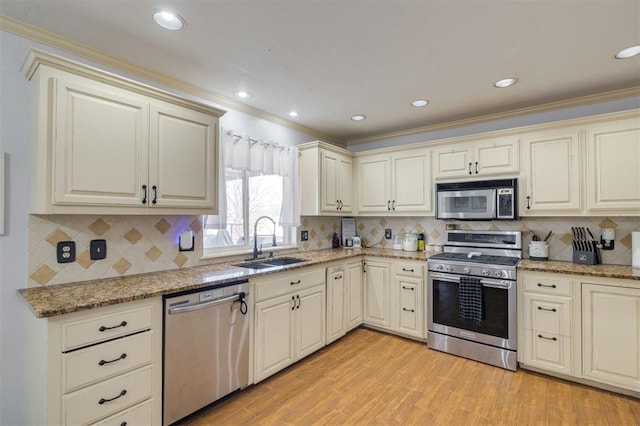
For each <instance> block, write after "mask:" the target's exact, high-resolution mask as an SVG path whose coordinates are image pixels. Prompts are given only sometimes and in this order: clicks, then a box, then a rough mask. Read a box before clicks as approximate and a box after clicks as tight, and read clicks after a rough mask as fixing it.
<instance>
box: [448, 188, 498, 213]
mask: <svg viewBox="0 0 640 426" xmlns="http://www.w3.org/2000/svg"><path fill="white" fill-rule="evenodd" d="M496 195H497V194H496V190H495V189H474V190H469V191H465V190H462V191H440V192H438V212H437V213H438V217H437V218H438V219H487V220H490V219H493V218H495V215H496Z"/></svg>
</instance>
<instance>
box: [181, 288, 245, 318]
mask: <svg viewBox="0 0 640 426" xmlns="http://www.w3.org/2000/svg"><path fill="white" fill-rule="evenodd" d="M245 297H246V293H238V294H233V295H231V296H227V297H223V298H221V299H216V300H212V301H210V302H204V303H198V304H197V305H189V306H177V307H175V308H169V315H175V314H183V313H185V312H192V311H197V310H200V309H206V308H211V307H214V306H218V305H222V304H225V303H229V302H233V301H235V300H240V299H244V298H245Z"/></svg>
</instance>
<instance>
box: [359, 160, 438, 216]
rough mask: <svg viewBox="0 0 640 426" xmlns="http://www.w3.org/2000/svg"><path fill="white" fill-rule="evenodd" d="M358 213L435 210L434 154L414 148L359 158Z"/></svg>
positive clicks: (405, 212)
mask: <svg viewBox="0 0 640 426" xmlns="http://www.w3.org/2000/svg"><path fill="white" fill-rule="evenodd" d="M356 164H357V166H356V168H357V171H358V209H357V210H358V213H361V214H367V213H381V212H385V213H387V214H388V213H391V214H404V215H406V214H407V213H412V212H413V213H418V214H421V215H424V214H425V213H427V212H431V211H432V201H431V199H432V191H431V169H430V167H431V151H430V150H428V149H413V150H407V151H400V152H396V153H393V154H377V155H365V156H361V157H359V158H358V159H357V162H356Z"/></svg>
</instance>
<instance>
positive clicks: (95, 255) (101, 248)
mask: <svg viewBox="0 0 640 426" xmlns="http://www.w3.org/2000/svg"><path fill="white" fill-rule="evenodd" d="M89 256H90V257H91V260H101V259H105V258H106V257H107V241H106V240H91V242H90V243H89Z"/></svg>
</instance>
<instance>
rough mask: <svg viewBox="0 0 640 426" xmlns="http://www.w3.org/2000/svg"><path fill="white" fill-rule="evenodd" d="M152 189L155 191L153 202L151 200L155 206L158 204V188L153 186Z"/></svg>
mask: <svg viewBox="0 0 640 426" xmlns="http://www.w3.org/2000/svg"><path fill="white" fill-rule="evenodd" d="M151 189H153V200H151V204H155V203H157V202H158V187H157V186H155V185H153V186H152V187H151Z"/></svg>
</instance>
